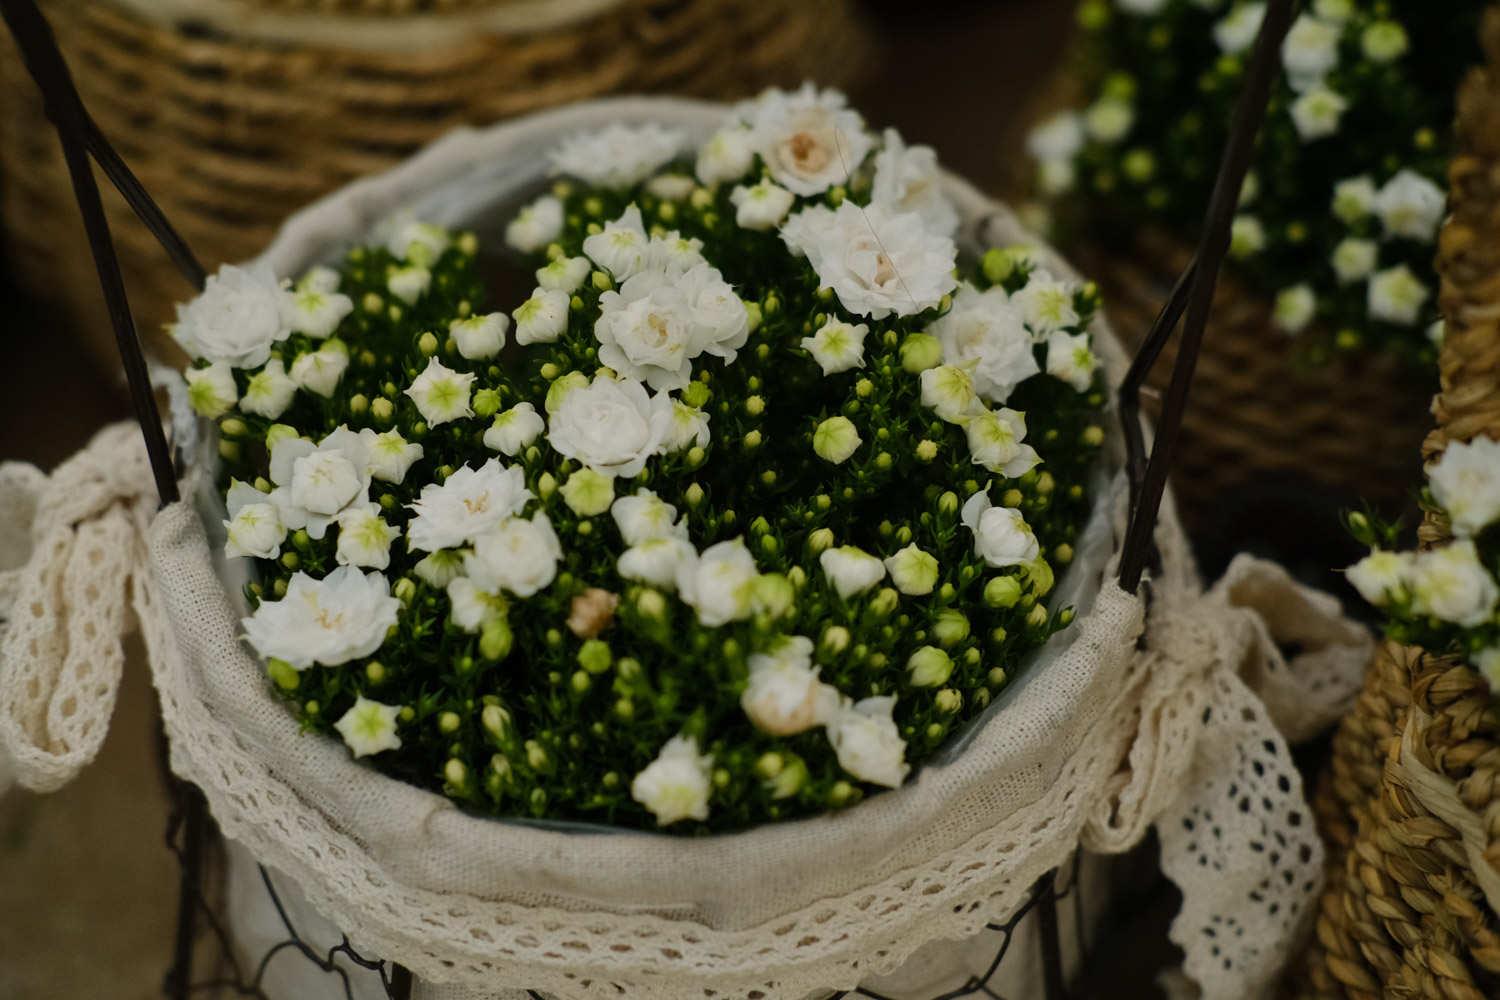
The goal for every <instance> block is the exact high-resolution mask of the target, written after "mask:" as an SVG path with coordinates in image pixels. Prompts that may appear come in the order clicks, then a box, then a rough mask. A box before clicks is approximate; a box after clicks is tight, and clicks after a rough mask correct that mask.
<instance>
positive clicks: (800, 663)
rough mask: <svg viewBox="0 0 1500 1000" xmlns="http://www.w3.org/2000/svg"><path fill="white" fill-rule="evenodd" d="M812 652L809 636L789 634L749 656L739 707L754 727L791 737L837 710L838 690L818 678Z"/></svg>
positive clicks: (820, 723) (824, 719)
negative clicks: (748, 676) (763, 650)
mask: <svg viewBox="0 0 1500 1000" xmlns="http://www.w3.org/2000/svg"><path fill="white" fill-rule="evenodd" d="M812 653H813V643H812V640H811V639H809V638H807V637H806V636H800V635H790V636H783V637H781V638H780V639H778V640H777V641H776V643H775V644H774V645H772V646H771V647H770V648H769V649H768V650H767V651H766V652H763V653H752V654H751V655H750V659H749V664H748V665H749V668H750V680H749V683H748V684H746V686H745V691H744V693H743V694H742V695H740V707H741V708H742V709H744V712H745V715H746V716H747V717H748V718H749V719H750V721H751V723H753V724H754V726H755V728H757V729H759V730H760V731H761V732H763V733H769V734H770V735H772V736H795V735H796V734H798V733H803V732H806V731H807V730H809V729H812V728H814V727H815V726H820V725H822V724H823V723H824V722H826V721H827V720H828V719H829V718H831V717H832V715H833V713H834V712H835V711H837V709H838V705H839V695H838V692H837V691H835V690H834V689H833V688H831V687H829V686H828V685H827V684H823V683H820V682H819V681H818V669H817V667H814V666H813V663H812Z"/></svg>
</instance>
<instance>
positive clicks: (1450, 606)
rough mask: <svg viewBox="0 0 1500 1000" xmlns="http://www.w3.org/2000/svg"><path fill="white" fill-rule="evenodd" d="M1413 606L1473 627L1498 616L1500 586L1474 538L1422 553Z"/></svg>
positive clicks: (1421, 612)
mask: <svg viewBox="0 0 1500 1000" xmlns="http://www.w3.org/2000/svg"><path fill="white" fill-rule="evenodd" d="M1410 581H1411V584H1410V585H1411V605H1412V610H1413V611H1414V612H1416V613H1417V614H1419V615H1432V616H1433V617H1435V618H1440V619H1442V620H1443V621H1445V622H1452V623H1453V624H1455V625H1462V626H1464V627H1466V628H1473V627H1475V626H1478V625H1482V624H1484V623H1485V622H1487V621H1489V620H1490V619H1491V618H1493V617H1494V614H1495V601H1496V600H1497V599H1500V588H1497V587H1496V585H1495V579H1494V577H1492V576H1491V575H1490V571H1489V570H1488V569H1486V568H1485V565H1484V562H1483V561H1482V560H1481V559H1480V558H1479V552H1478V550H1477V549H1476V548H1475V547H1474V543H1473V541H1472V540H1470V539H1467V538H1465V539H1462V540H1460V541H1456V542H1450V543H1449V544H1448V545H1445V546H1443V547H1442V548H1439V549H1431V550H1429V551H1427V552H1422V553H1420V554H1419V555H1418V556H1417V558H1416V561H1415V562H1414V564H1413V565H1412V568H1411V571H1410Z"/></svg>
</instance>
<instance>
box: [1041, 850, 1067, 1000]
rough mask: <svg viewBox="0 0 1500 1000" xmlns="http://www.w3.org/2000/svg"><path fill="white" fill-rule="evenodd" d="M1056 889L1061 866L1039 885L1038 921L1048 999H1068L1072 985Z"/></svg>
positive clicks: (1043, 878)
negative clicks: (1065, 970)
mask: <svg viewBox="0 0 1500 1000" xmlns="http://www.w3.org/2000/svg"><path fill="white" fill-rule="evenodd" d="M1056 888H1057V869H1055V868H1054V869H1053V870H1052V871H1050V872H1048V873H1047V874H1045V875H1043V876H1042V879H1041V881H1040V882H1039V883H1038V884H1037V893H1038V895H1037V907H1036V920H1037V932H1038V933H1037V936H1038V937H1039V938H1040V939H1041V950H1042V990H1043V996H1045V997H1046V998H1047V1000H1067V996H1068V986H1067V983H1066V981H1065V980H1064V977H1063V961H1062V940H1061V937H1060V935H1061V931H1060V929H1059V925H1058V920H1057V893H1056V892H1055V890H1056Z"/></svg>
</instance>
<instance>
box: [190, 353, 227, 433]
mask: <svg viewBox="0 0 1500 1000" xmlns="http://www.w3.org/2000/svg"><path fill="white" fill-rule="evenodd" d="M182 377H183V378H184V379H186V380H187V385H188V391H187V397H188V402H189V403H190V404H191V405H192V407H193V411H194V412H195V413H197V414H198V415H199V416H201V417H207V418H208V419H210V420H216V419H218V418H219V417H222V416H223V415H224V414H226V413H228V412H229V411H230V410H232V409H234V404H235V403H237V402H239V398H240V397H239V389H238V388H237V387H236V386H235V384H234V371H233V369H231V368H230V367H229V366H228V365H226V364H225V363H224V362H222V361H215V362H214V363H213V364H211V365H209V366H208V367H207V368H189V369H188V370H187V371H185V372H183V373H182Z"/></svg>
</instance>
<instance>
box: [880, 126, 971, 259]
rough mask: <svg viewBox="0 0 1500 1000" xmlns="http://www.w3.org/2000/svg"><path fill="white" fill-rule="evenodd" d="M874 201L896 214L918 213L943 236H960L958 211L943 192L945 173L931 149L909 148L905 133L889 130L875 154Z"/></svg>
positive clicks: (931, 229)
mask: <svg viewBox="0 0 1500 1000" xmlns="http://www.w3.org/2000/svg"><path fill="white" fill-rule="evenodd" d="M870 200H871V201H877V202H879V203H880V204H882V205H885V206H886V207H887V208H888V209H890V210H891V211H892V212H915V213H916V214H917V215H919V216H921V217H922V221H923V223H924V224H925V225H926V226H927V228H928V229H929V230H930V231H932V232H934V233H938V234H940V235H943V236H949V237H951V236H953V234H954V233H956V232H958V209H956V208H955V207H954V206H953V202H952V201H951V200H949V198H948V196H947V194H945V193H944V192H943V173H942V170H941V169H940V168H939V167H938V159H937V153H936V152H935V151H934V150H933V148H932V147H931V146H908V145H907V144H906V142H905V140H903V139H902V138H901V133H899V132H897V131H896V130H895V129H893V128H888V129H886V130H885V135H884V136H883V138H882V140H881V147H880V152H879V153H877V154H875V182H874V184H873V185H872V187H871V189H870Z"/></svg>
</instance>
